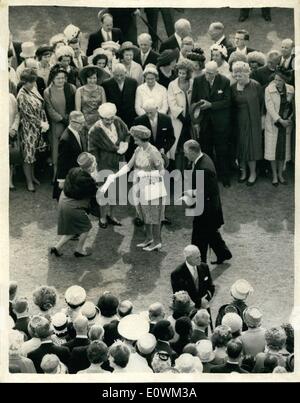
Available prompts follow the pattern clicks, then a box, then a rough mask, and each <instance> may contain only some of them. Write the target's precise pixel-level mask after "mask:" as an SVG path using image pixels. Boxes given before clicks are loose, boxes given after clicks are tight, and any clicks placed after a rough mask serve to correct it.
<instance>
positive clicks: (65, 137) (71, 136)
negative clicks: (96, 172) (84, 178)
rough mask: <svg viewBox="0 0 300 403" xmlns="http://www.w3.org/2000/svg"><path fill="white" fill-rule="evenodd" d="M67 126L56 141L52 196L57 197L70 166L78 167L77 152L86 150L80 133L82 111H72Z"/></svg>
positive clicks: (82, 117) (82, 119) (82, 123)
mask: <svg viewBox="0 0 300 403" xmlns="http://www.w3.org/2000/svg"><path fill="white" fill-rule="evenodd" d="M69 121H70V123H69V126H68V127H67V128H66V130H65V131H64V132H63V134H62V136H61V138H60V141H59V143H58V158H57V181H56V183H55V184H54V191H53V197H54V198H57V199H58V198H59V195H60V192H61V190H62V189H63V186H64V182H65V178H66V176H67V174H68V172H69V170H70V169H71V168H75V167H78V163H77V158H78V156H79V154H81V153H82V152H84V151H86V149H87V146H86V140H85V138H84V136H83V135H82V129H83V127H84V124H85V119H84V116H83V113H82V112H79V111H72V112H71V113H70V115H69Z"/></svg>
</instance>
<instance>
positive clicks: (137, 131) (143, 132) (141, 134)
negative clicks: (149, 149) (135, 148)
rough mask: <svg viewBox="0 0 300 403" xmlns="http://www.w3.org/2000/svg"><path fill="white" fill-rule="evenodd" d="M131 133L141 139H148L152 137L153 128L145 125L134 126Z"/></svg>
mask: <svg viewBox="0 0 300 403" xmlns="http://www.w3.org/2000/svg"><path fill="white" fill-rule="evenodd" d="M130 134H131V135H132V136H133V137H136V138H138V139H140V140H148V139H150V137H151V130H150V129H148V127H146V126H143V125H137V126H132V127H131V129H130Z"/></svg>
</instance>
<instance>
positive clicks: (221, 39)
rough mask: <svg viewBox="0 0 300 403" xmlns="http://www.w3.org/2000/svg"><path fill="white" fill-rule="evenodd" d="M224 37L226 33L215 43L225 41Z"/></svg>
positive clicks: (218, 43)
mask: <svg viewBox="0 0 300 403" xmlns="http://www.w3.org/2000/svg"><path fill="white" fill-rule="evenodd" d="M223 39H225V35H223V36H221V38H220V39H218V40H217V41H216V42H215V43H216V45H220V43H221V42H222V41H223Z"/></svg>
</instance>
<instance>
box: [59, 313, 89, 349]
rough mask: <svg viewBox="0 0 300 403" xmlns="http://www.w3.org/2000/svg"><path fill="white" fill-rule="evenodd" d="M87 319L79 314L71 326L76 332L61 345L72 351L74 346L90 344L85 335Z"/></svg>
mask: <svg viewBox="0 0 300 403" xmlns="http://www.w3.org/2000/svg"><path fill="white" fill-rule="evenodd" d="M88 323H89V321H88V319H87V318H86V317H85V316H81V315H79V316H78V317H77V318H76V319H75V320H74V322H73V326H74V329H75V332H76V337H75V338H74V339H72V340H70V341H67V342H66V343H64V344H63V347H68V349H69V350H70V351H71V352H72V350H73V348H75V347H83V346H87V345H88V344H90V341H89V339H88V336H87V332H88Z"/></svg>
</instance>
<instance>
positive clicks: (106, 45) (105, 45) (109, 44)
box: [101, 41, 120, 51]
mask: <svg viewBox="0 0 300 403" xmlns="http://www.w3.org/2000/svg"><path fill="white" fill-rule="evenodd" d="M101 48H102V49H114V50H115V51H118V50H119V49H120V45H119V43H117V42H114V41H106V42H102V44H101Z"/></svg>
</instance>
